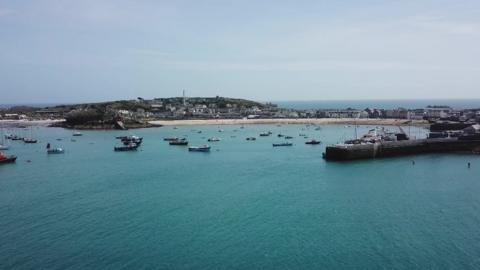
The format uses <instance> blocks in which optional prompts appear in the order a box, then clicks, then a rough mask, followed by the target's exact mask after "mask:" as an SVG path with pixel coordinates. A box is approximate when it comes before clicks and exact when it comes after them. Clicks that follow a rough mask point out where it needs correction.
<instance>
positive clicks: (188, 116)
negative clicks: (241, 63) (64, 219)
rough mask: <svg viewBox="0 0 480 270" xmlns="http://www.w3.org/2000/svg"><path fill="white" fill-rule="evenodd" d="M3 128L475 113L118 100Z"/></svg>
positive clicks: (470, 119)
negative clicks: (30, 124) (31, 125)
mask: <svg viewBox="0 0 480 270" xmlns="http://www.w3.org/2000/svg"><path fill="white" fill-rule="evenodd" d="M0 120H2V122H3V123H4V124H5V123H10V124H15V123H16V124H18V123H19V121H21V122H20V123H33V122H35V121H37V123H50V124H51V126H56V127H64V128H70V129H134V128H147V127H156V126H162V125H183V124H271V123H310V124H323V123H326V124H335V123H345V124H354V123H356V124H378V125H400V124H407V123H408V124H416V125H425V124H428V123H439V121H440V122H441V121H443V122H445V121H449V122H455V123H460V124H461V125H465V126H467V125H471V124H472V123H477V122H479V120H480V109H460V110H457V109H453V108H450V107H448V106H445V105H436V104H431V105H430V106H426V107H425V108H417V109H405V108H396V109H383V108H364V109H353V108H345V109H314V108H313V109H294V108H283V107H280V106H278V105H277V104H273V103H269V102H266V103H262V102H257V101H252V100H246V99H238V98H228V97H220V96H216V97H188V98H187V97H185V96H183V97H172V98H154V99H143V98H140V97H139V98H137V99H135V100H119V101H111V102H99V103H82V104H70V105H57V106H47V107H36V106H13V107H10V108H0Z"/></svg>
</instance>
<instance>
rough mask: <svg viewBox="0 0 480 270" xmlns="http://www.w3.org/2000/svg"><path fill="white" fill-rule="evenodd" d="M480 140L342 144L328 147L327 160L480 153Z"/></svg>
mask: <svg viewBox="0 0 480 270" xmlns="http://www.w3.org/2000/svg"><path fill="white" fill-rule="evenodd" d="M479 151H480V140H460V139H458V138H437V139H419V140H405V141H388V142H380V143H374V144H341V145H332V146H327V148H326V150H325V155H324V157H325V159H326V160H354V159H369V158H382V157H392V156H403V155H415V154H423V153H442V152H479Z"/></svg>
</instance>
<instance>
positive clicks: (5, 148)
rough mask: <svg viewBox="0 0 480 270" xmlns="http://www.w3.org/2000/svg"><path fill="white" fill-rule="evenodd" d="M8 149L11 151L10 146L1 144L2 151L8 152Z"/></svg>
mask: <svg viewBox="0 0 480 270" xmlns="http://www.w3.org/2000/svg"><path fill="white" fill-rule="evenodd" d="M8 149H9V147H8V146H6V145H1V144H0V150H8Z"/></svg>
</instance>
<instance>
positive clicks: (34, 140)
mask: <svg viewBox="0 0 480 270" xmlns="http://www.w3.org/2000/svg"><path fill="white" fill-rule="evenodd" d="M23 142H24V143H37V142H38V141H37V140H36V139H32V138H23Z"/></svg>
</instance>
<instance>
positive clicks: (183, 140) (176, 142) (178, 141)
mask: <svg viewBox="0 0 480 270" xmlns="http://www.w3.org/2000/svg"><path fill="white" fill-rule="evenodd" d="M168 144H170V145H188V141H187V140H186V139H185V138H183V139H179V140H176V141H170V142H168Z"/></svg>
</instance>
